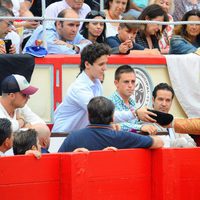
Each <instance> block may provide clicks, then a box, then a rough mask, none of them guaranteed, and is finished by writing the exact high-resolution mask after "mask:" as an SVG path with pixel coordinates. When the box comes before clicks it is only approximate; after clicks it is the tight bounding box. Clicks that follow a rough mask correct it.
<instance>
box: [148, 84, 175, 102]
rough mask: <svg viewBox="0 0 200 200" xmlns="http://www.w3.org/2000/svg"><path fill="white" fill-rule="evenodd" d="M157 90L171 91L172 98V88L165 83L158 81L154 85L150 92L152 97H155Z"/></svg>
mask: <svg viewBox="0 0 200 200" xmlns="http://www.w3.org/2000/svg"><path fill="white" fill-rule="evenodd" d="M158 90H167V91H170V92H171V93H172V99H173V98H174V90H173V88H172V87H171V86H170V85H168V84H167V83H159V84H158V85H156V87H155V88H154V90H153V92H152V95H153V98H154V99H155V98H156V96H157V91H158Z"/></svg>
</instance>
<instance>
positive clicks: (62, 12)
mask: <svg viewBox="0 0 200 200" xmlns="http://www.w3.org/2000/svg"><path fill="white" fill-rule="evenodd" d="M68 9H69V8H67V9H64V10H62V11H60V12H59V13H58V15H57V18H65V15H66V13H67V10H68ZM57 22H60V23H61V25H62V27H63V22H64V21H55V26H56V25H57Z"/></svg>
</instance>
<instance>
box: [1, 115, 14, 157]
mask: <svg viewBox="0 0 200 200" xmlns="http://www.w3.org/2000/svg"><path fill="white" fill-rule="evenodd" d="M12 145H13V133H12V128H11V122H10V121H9V120H8V119H6V118H0V157H1V156H2V155H4V153H5V152H6V151H8V150H9V149H10V148H11V147H12Z"/></svg>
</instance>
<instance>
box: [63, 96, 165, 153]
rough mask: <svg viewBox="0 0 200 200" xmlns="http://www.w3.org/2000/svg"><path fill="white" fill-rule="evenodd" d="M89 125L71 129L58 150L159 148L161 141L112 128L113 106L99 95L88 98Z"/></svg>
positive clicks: (154, 137)
mask: <svg viewBox="0 0 200 200" xmlns="http://www.w3.org/2000/svg"><path fill="white" fill-rule="evenodd" d="M87 109H88V118H89V122H90V125H88V126H87V127H86V128H84V129H81V130H77V131H72V133H71V134H70V135H69V136H68V137H67V138H66V139H65V140H64V142H63V144H62V145H61V147H60V149H59V152H68V151H73V150H74V149H76V148H78V147H84V148H87V149H88V150H101V149H103V148H105V147H107V146H114V147H116V148H118V149H126V148H154V149H155V148H161V147H162V146H163V142H162V140H161V139H160V138H159V137H156V136H142V135H139V134H132V133H129V132H124V131H115V130H113V129H112V126H111V123H112V122H113V115H114V110H115V106H114V104H113V103H112V101H111V100H109V99H107V98H105V97H102V96H99V97H94V98H92V99H91V100H90V102H89V104H88V106H87Z"/></svg>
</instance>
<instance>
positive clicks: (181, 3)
mask: <svg viewBox="0 0 200 200" xmlns="http://www.w3.org/2000/svg"><path fill="white" fill-rule="evenodd" d="M174 5H175V10H174V13H173V18H174V21H181V19H182V18H183V15H184V14H185V13H186V12H188V11H190V10H194V9H195V10H200V1H199V0H174Z"/></svg>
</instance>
